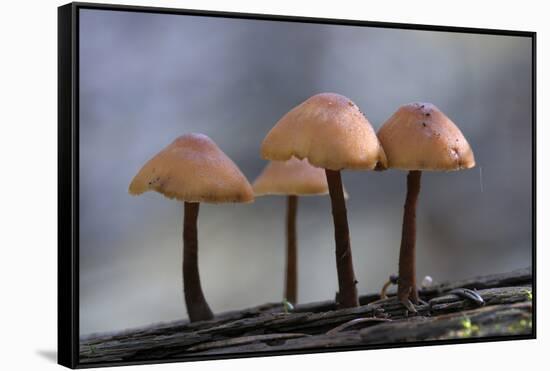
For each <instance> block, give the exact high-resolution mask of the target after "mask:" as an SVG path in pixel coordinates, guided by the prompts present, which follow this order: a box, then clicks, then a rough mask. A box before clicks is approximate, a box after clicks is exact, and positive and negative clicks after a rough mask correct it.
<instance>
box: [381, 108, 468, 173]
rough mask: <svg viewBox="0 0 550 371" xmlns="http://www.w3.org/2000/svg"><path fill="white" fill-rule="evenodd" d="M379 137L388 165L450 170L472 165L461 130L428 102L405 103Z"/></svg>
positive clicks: (411, 168) (397, 167)
mask: <svg viewBox="0 0 550 371" xmlns="http://www.w3.org/2000/svg"><path fill="white" fill-rule="evenodd" d="M378 138H380V142H381V143H382V146H383V147H384V151H385V152H386V156H387V157H388V167H390V168H396V169H403V170H436V171H438V170H439V171H451V170H461V169H469V168H472V167H474V166H475V159H474V153H473V152H472V149H471V148H470V145H469V144H468V141H467V140H466V139H465V138H464V135H462V132H461V131H460V129H459V128H458V127H457V126H456V125H455V124H454V123H453V122H452V121H451V120H450V119H449V118H448V117H447V116H445V114H444V113H443V112H441V111H440V110H439V109H438V108H437V107H436V106H434V105H433V104H431V103H409V104H405V105H403V106H401V107H399V109H398V110H397V111H396V112H395V113H394V114H393V115H392V116H391V117H390V118H389V119H388V120H387V121H386V122H385V123H384V125H382V127H381V128H380V130H379V131H378Z"/></svg>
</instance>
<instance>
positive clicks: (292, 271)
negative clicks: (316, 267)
mask: <svg viewBox="0 0 550 371" xmlns="http://www.w3.org/2000/svg"><path fill="white" fill-rule="evenodd" d="M297 209H298V196H294V195H290V196H288V197H287V208H286V276H285V298H286V300H287V301H289V302H291V303H292V304H295V303H296V300H297V296H298V287H297V286H298V279H297V277H298V273H297V270H298V268H297V260H298V257H297V252H296V211H297Z"/></svg>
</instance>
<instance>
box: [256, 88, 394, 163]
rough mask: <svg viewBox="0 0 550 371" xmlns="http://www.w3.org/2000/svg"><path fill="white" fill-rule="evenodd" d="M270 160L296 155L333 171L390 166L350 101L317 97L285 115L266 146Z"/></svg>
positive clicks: (329, 95) (327, 95)
mask: <svg viewBox="0 0 550 371" xmlns="http://www.w3.org/2000/svg"><path fill="white" fill-rule="evenodd" d="M261 152H262V157H263V158H264V159H266V160H274V161H286V160H288V159H290V158H291V157H292V156H296V157H297V158H299V159H304V158H307V159H308V161H309V163H310V164H312V165H314V166H317V167H322V168H325V169H330V170H341V169H357V170H359V169H363V170H369V169H374V168H375V167H385V166H386V155H385V154H384V150H383V149H382V146H381V145H380V142H379V140H378V138H377V137H376V132H375V131H374V129H373V128H372V126H371V124H370V123H369V121H368V120H367V118H366V117H365V116H364V115H363V114H362V113H361V111H360V110H359V108H358V107H357V105H356V104H355V103H353V102H352V101H351V100H350V99H349V98H346V97H344V96H342V95H339V94H334V93H322V94H317V95H314V96H313V97H311V98H309V99H307V100H306V101H305V102H303V103H302V104H300V105H298V106H296V107H294V108H293V109H292V110H290V111H289V112H288V113H287V114H285V115H284V116H283V117H282V118H281V119H280V120H279V121H278V122H277V124H276V125H275V126H274V127H273V128H272V129H271V130H270V131H269V133H268V134H267V136H266V137H265V139H264V141H263V143H262V148H261Z"/></svg>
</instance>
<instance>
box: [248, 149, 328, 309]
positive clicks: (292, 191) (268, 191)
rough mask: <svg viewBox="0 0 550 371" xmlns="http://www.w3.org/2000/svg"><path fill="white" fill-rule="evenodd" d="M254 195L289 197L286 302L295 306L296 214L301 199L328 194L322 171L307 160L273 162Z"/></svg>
mask: <svg viewBox="0 0 550 371" xmlns="http://www.w3.org/2000/svg"><path fill="white" fill-rule="evenodd" d="M252 189H253V190H254V195H255V196H256V197H258V196H265V195H286V196H287V213H286V269H285V272H286V273H285V293H284V298H285V299H286V300H287V301H289V302H290V303H292V304H296V301H297V292H298V288H297V286H298V280H297V271H298V268H297V260H298V259H297V250H296V212H297V209H298V196H306V195H324V194H327V193H328V185H327V178H326V176H325V172H324V171H323V169H320V168H318V167H314V166H312V165H310V164H309V162H308V161H307V160H306V159H303V160H298V159H297V158H296V157H292V158H291V159H290V160H288V161H271V162H270V163H269V164H268V165H267V166H266V167H265V169H264V170H263V171H262V173H261V174H260V175H259V176H258V178H256V180H255V181H254V183H253V184H252Z"/></svg>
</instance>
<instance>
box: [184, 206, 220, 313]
mask: <svg viewBox="0 0 550 371" xmlns="http://www.w3.org/2000/svg"><path fill="white" fill-rule="evenodd" d="M184 210H185V212H184V218H183V292H184V295H185V306H186V307H187V313H188V315H189V321H191V322H194V321H203V320H209V319H212V318H214V315H213V314H212V311H211V310H210V307H209V306H208V303H207V302H206V299H205V298H204V294H203V293H202V288H201V280H200V277H199V264H198V245H199V244H198V239H197V217H198V216H199V203H198V202H185V206H184Z"/></svg>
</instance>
